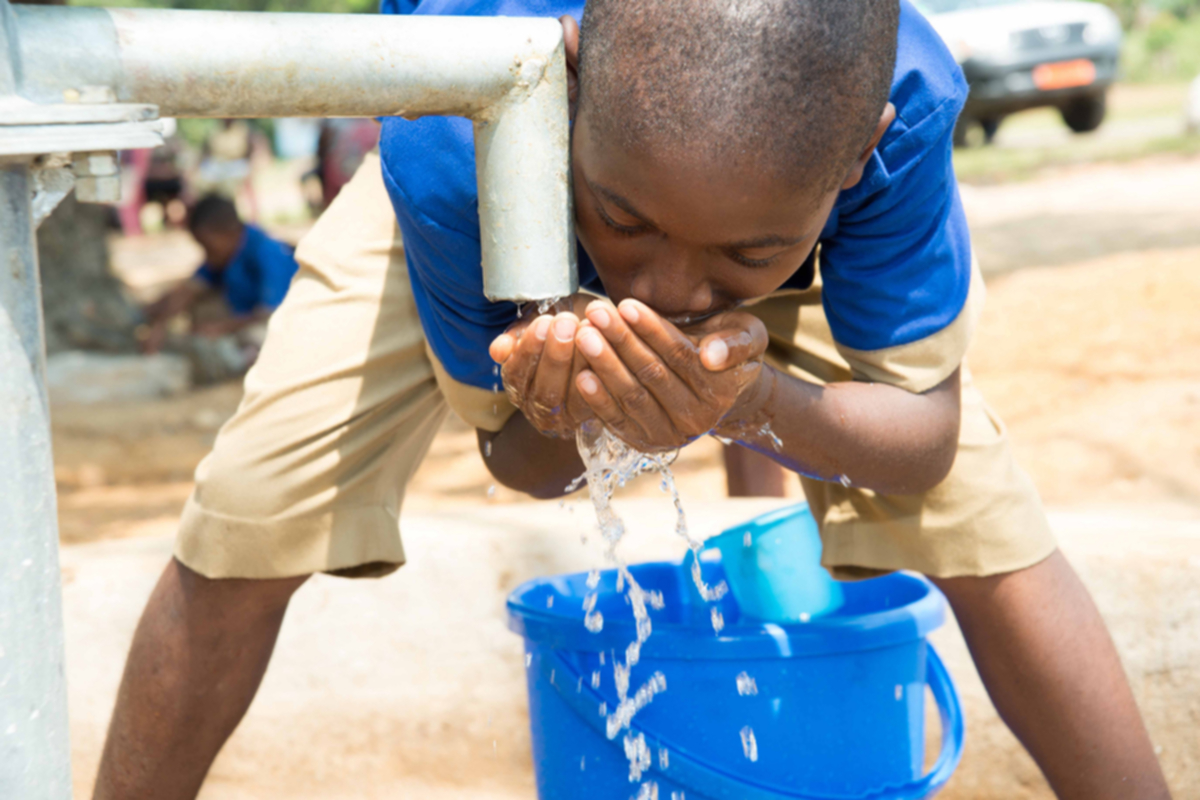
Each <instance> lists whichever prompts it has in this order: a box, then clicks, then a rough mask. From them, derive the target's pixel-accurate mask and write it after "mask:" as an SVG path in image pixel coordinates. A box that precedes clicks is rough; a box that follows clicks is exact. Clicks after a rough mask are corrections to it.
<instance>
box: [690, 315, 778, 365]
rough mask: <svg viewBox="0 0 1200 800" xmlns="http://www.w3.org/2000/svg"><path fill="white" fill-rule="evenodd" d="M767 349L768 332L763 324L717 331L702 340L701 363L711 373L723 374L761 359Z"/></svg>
mask: <svg viewBox="0 0 1200 800" xmlns="http://www.w3.org/2000/svg"><path fill="white" fill-rule="evenodd" d="M766 349H767V332H766V329H765V328H763V327H762V325H761V323H760V324H759V325H758V326H751V327H750V328H749V329H745V328H732V329H728V330H722V331H717V332H716V333H710V334H709V335H708V336H705V337H704V338H703V339H701V340H700V363H701V364H703V365H704V368H705V369H707V370H708V371H709V372H723V371H725V370H727V369H729V368H731V367H736V366H738V365H739V364H744V363H746V362H747V361H751V360H753V359H755V358H759V357H760V356H762V354H763V353H764V352H765V351H766Z"/></svg>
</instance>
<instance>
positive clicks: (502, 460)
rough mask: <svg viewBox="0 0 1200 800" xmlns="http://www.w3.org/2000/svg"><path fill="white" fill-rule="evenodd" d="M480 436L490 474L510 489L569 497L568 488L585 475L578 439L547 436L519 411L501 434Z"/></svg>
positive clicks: (540, 496)
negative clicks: (576, 444) (566, 495)
mask: <svg viewBox="0 0 1200 800" xmlns="http://www.w3.org/2000/svg"><path fill="white" fill-rule="evenodd" d="M477 433H478V436H479V449H480V451H482V453H483V454H484V460H483V461H484V463H485V464H487V468H488V471H490V472H491V473H492V477H494V478H495V479H496V480H497V481H498V482H499V483H501V484H503V485H504V486H507V487H508V488H510V489H516V490H517V491H518V492H524V493H525V494H528V495H531V496H533V497H536V498H537V499H539V500H549V499H552V498H555V497H561V496H563V495H564V494H566V491H565V490H566V487H567V485H568V484H569V483H570V482H571V481H573V480H574V479H575V478H577V477H578V476H579V475H581V474H583V462H582V461H581V460H580V459H579V450H578V449H576V447H575V437H573V436H571V437H559V438H552V437H550V436H546V435H545V434H543V433H541V432H539V431H538V430H537V428H535V427H533V425H531V424H530V422H529V420H527V419H526V418H525V415H524V414H522V413H521V412H519V411H518V412H517V413H516V414H513V415H512V416H511V417H509V418H508V422H506V423H504V427H503V428H502V429H500V431H499V432H497V433H492V432H490V431H485V430H482V429H480V430H478V431H477Z"/></svg>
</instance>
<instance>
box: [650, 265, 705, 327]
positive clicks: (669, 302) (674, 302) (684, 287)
mask: <svg viewBox="0 0 1200 800" xmlns="http://www.w3.org/2000/svg"><path fill="white" fill-rule="evenodd" d="M629 293H630V294H631V295H633V297H634V298H636V299H637V300H641V301H642V302H643V303H645V304H646V305H648V306H650V308H652V309H654V310H655V311H657V312H658V313H659V314H661V315H662V316H664V317H681V316H687V315H689V314H702V313H704V312H705V311H708V310H709V309H710V308H712V304H713V292H712V285H711V284H710V283H709V281H708V278H707V276H706V275H705V271H704V268H703V266H702V265H701V264H698V263H694V262H691V260H690V259H688V258H686V257H684V258H678V257H677V258H672V259H662V260H656V261H654V262H652V263H650V264H648V265H646V266H645V267H644V268H643V269H641V270H639V271H638V274H637V276H636V277H635V278H634V279H633V283H632V284H631V285H630V287H629Z"/></svg>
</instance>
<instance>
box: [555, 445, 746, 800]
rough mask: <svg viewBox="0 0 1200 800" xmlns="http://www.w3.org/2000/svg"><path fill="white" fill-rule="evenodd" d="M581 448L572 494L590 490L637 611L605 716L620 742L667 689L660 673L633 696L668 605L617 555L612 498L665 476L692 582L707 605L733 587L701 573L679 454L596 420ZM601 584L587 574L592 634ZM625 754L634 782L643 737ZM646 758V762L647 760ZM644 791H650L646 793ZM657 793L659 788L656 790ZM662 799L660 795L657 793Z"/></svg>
mask: <svg viewBox="0 0 1200 800" xmlns="http://www.w3.org/2000/svg"><path fill="white" fill-rule="evenodd" d="M576 446H577V447H578V448H579V455H580V458H581V459H582V460H583V463H584V466H585V470H584V473H583V475H581V476H580V477H579V478H576V479H575V480H574V481H573V482H572V483H571V485H570V486H568V487H567V491H568V492H572V491H574V490H575V489H577V488H579V487H580V486H581V485H582V484H583V483H584V482H586V483H587V486H588V494H589V495H590V496H591V500H592V506H593V507H594V508H595V511H596V522H597V526H598V527H599V529H600V534H601V536H602V537H603V539H604V542H605V544H606V548H605V559H606V560H607V561H608V563H610V564H612V565H613V566H615V567H616V570H617V591H618V592H621V591H623V592H624V593H625V596H626V599H627V600H628V601H629V605H630V607H631V609H632V611H633V618H634V627H635V631H636V638H635V639H634V641H632V642H630V643H629V645H628V646H627V647H626V649H625V656H624V659H623V660H622V659H618V658H614V659H613V682H614V684H615V685H616V689H617V707H616V708H615V709H613V711H612V713H611V714H606V715H605V716H606V718H607V719H606V731H605V732H606V734H607V735H608V738H609V739H610V740H611V739H615V738H616V737H617V736H618V735H619V734H620V733H621V731H622V730H627V729H629V726H630V723H631V722H632V720H633V718H634V716H635V715H636V714H637V713H638V712H639V711H641V710H642V709H643V708H645V707H646V706H647V705H648V704H649V703H650V702H651V701H653V699H654V697H655V695H657V694H659V693H661V692H664V691H666V689H667V680H666V677H665V676H663V674H662V673H661V672H655V673H654V674H653V675H652V676H650V678H649V679H648V680H647V681H646V682H645V683H644V684H643V685H642V686H640V687H638V688H637V690H636V691H634V692H633V694H632V696H631V695H630V685H629V682H630V673H631V672H632V670H633V668H634V667H635V666H636V665H637V663H638V661H639V659H640V657H641V649H642V645H643V644H645V642H646V640H647V639H648V638H650V633H651V631H652V629H653V626H652V624H651V621H650V613H649V610H648V609H653V610H660V609H662V608H663V607H664V605H665V603H664V600H663V596H662V593H661V592H656V591H647V590H645V589H643V588H642V586H641V585H640V584H639V583H638V582H637V579H636V578H634V576H633V574H632V573H631V572H630V571H629V568H628V565H627V564H626V563H625V562H624V560H622V559H621V558H620V557H619V556H618V555H617V546H618V545H619V544H620V542H621V539H622V538H623V537H624V536H625V522H624V520H622V519H621V517H620V515H618V514H617V513H616V511H615V510H614V509H613V507H612V503H611V501H612V498H613V494H614V493H615V492H616V490H617V489H619V488H621V487H623V486H624V485H625V484H626V483H628V482H629V481H631V480H633V479H634V478H636V477H638V476H639V475H642V474H645V473H647V472H657V473H659V474H660V475H661V476H662V484H661V485H662V488H663V490H664V491H665V492H666V493H668V494H670V495H671V499H672V502H673V503H674V505H675V532H676V533H677V534H679V536H681V537H682V538H683V539H684V540H685V541H686V542H687V545H688V549H689V550H691V552H692V579H693V582H694V583H695V584H696V589H697V591H699V593H700V596H701V597H703V598H704V599H705V600H706V601H708V602H715V601H718V600H720V599H721V598H722V597H724V596H725V595H726V594H727V593H728V591H729V587H728V585H727V584H726V583H725V582H724V581H721V582H720V583H718V584H717V585H715V586H712V587H710V586H708V585H707V584H705V582H704V580H703V577H702V573H701V569H700V557H699V556H700V550H701V544H700V542H698V541H696V540H695V539H693V538H692V537H691V535H690V534H689V532H688V526H687V516H686V515H685V514H684V511H683V504H682V502H681V501H680V498H679V489H678V487H677V486H676V484H675V476H674V474H673V473H672V472H671V463H672V462H673V461H674V460H675V457H676V456H677V455H678V451H674V452H670V453H655V454H648V453H642V452H639V451H637V450H634V449H633V448H631V447H629V446H628V445H627V444H625V443H624V442H623V441H621V440H620V439H619V438H617V437H616V436H614V435H613V434H612V433H611V432H610V431H609V430H608V429H607V428H605V427H604V426H603V425H601V424H599V423H596V422H591V423H586V424H584V425H583V426H582V427H581V428H580V429H579V432H578V434H577V436H576ZM599 583H600V573H599V572H598V571H595V570H593V571H592V572H590V573H589V574H588V578H587V586H588V589H589V590H591V591H590V592H589V593H588V595H587V597H586V598H585V599H584V611H585V616H584V625H585V626H586V627H587V629H588V630H589V631H593V632H596V631H598V630H600V626H601V625H602V624H603V618H600V619H599V620H595V619H594V617H593V615H595V616H596V617H599V614H600V612H599V611H597V610H595V605H596V599H595V596H596V592H595V589H596V587H597V586H598V585H599ZM724 624H725V623H724V619H723V618H722V617H721V614H720V611H718V610H717V609H715V608H714V609H713V627H714V629H716V630H717V631H718V632H719V631H720V630H721V628H722V627H724ZM600 663H601V664H602V665H603V664H604V654H603V653H601V654H600ZM624 744H625V755H626V757H627V758H628V759H629V770H630V772H629V779H630V781H632V782H636V781H638V780H640V779H641V774H642V772H643V771H644V770H646V769H648V768H649V766H650V754H649V750H648V749H647V748H646V745H645V740H644V738H642V737H641V734H638V736H637V737H634V736H633V734H632V733H628V734H626V737H625V740H624ZM643 756H644V759H643ZM643 791H645V790H644V789H643ZM655 792H657V788H655ZM655 796H657V794H656V795H655Z"/></svg>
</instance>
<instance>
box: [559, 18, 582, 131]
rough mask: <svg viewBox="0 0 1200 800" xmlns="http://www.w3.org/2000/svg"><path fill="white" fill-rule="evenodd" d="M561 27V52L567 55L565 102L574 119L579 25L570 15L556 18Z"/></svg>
mask: <svg viewBox="0 0 1200 800" xmlns="http://www.w3.org/2000/svg"><path fill="white" fill-rule="evenodd" d="M558 21H559V22H561V23H562V26H563V50H564V51H565V52H566V55H567V102H568V104H569V105H570V109H571V119H575V101H576V99H577V98H578V97H579V23H578V22H576V21H575V18H574V17H572V16H571V15H570V14H564V15H563V16H561V17H559V18H558Z"/></svg>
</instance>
